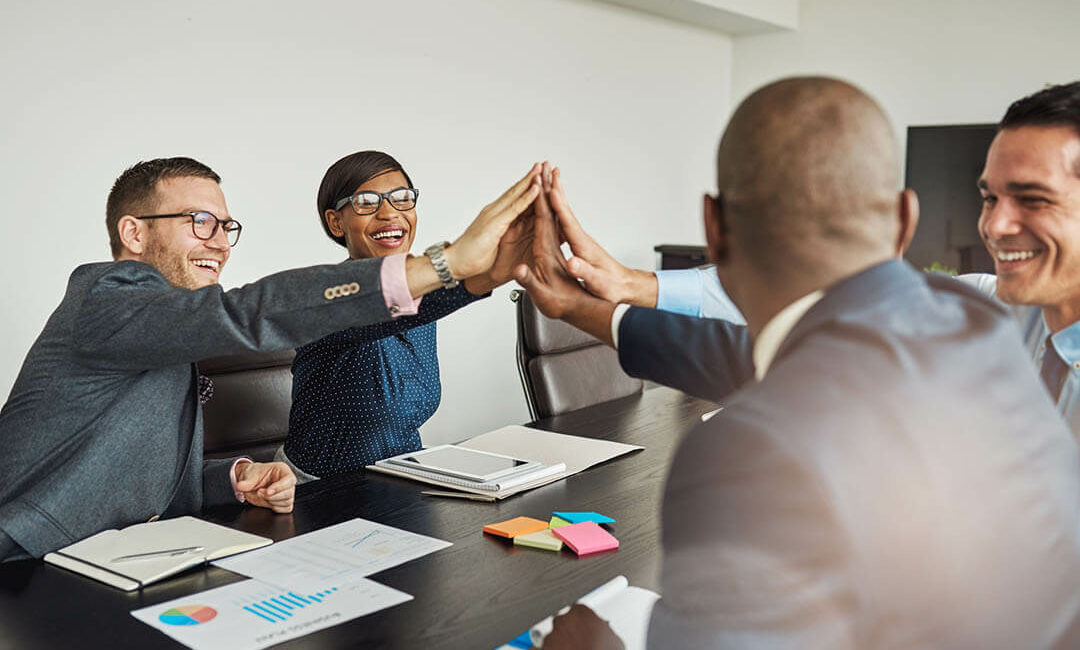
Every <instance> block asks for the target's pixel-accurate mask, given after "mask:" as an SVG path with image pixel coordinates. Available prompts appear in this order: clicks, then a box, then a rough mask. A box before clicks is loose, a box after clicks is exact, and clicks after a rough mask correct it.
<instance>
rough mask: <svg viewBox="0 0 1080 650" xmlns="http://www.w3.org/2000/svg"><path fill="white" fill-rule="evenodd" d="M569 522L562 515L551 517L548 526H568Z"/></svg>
mask: <svg viewBox="0 0 1080 650" xmlns="http://www.w3.org/2000/svg"><path fill="white" fill-rule="evenodd" d="M569 525H570V522H569V521H567V520H565V519H563V518H562V517H552V518H551V521H549V522H548V528H562V527H563V526H569Z"/></svg>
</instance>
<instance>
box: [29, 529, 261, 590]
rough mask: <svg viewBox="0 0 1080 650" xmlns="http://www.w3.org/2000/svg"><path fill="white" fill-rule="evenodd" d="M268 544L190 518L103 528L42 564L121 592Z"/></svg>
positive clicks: (255, 538)
mask: <svg viewBox="0 0 1080 650" xmlns="http://www.w3.org/2000/svg"><path fill="white" fill-rule="evenodd" d="M272 543H273V540H271V539H268V538H266V537H259V536H258V535H252V534H250V533H244V532H240V531H238V530H233V529H232V528H226V527H225V526H219V525H218V524H212V523H210V522H208V521H203V520H202V519H196V518H195V517H177V518H175V519H162V520H160V521H154V522H150V523H145V524H135V525H133V526H128V527H127V528H123V529H120V530H106V531H103V532H100V533H98V534H97V535H93V536H92V537H87V538H86V539H84V540H82V541H79V542H75V543H74V544H72V545H70V546H65V547H64V548H62V549H60V550H58V551H56V552H53V553H49V554H48V555H46V556H45V561H46V562H48V563H50V564H55V565H56V566H59V567H63V568H65V569H68V570H69V571H74V572H75V573H81V574H82V575H84V576H87V577H88V578H93V579H94V580H98V581H100V582H104V583H105V584H107V585H112V586H113V587H116V588H118V589H123V590H124V591H134V590H135V589H141V588H142V587H143V586H145V585H148V584H150V583H152V582H156V581H158V580H161V579H163V578H167V577H169V576H171V575H175V574H177V573H180V572H181V571H183V570H185V569H188V568H190V567H193V566H198V565H200V564H203V563H204V562H209V561H210V560H217V559H220V558H223V557H227V556H229V555H235V554H236V553H243V552H244V551H250V550H251V549H254V548H259V547H261V546H266V545H267V544H272Z"/></svg>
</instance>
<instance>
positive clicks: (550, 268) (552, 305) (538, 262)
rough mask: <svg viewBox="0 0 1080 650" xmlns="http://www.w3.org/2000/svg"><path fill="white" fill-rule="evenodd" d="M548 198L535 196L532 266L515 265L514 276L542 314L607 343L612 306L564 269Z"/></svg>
mask: <svg viewBox="0 0 1080 650" xmlns="http://www.w3.org/2000/svg"><path fill="white" fill-rule="evenodd" d="M545 171H546V170H545ZM548 199H549V193H547V192H541V193H540V195H539V196H538V197H537V198H536V203H535V208H534V212H535V217H534V238H533V263H532V266H528V265H526V264H519V265H518V266H517V268H515V269H514V278H515V279H516V280H517V281H518V283H519V284H521V286H523V287H525V289H526V290H527V291H528V292H529V298H530V300H532V302H533V304H534V305H536V307H537V309H539V310H540V311H541V312H542V313H543V314H544V315H545V316H548V317H549V318H561V319H563V320H565V321H567V322H568V323H570V324H571V325H574V326H575V327H577V328H579V329H582V330H584V331H586V332H588V333H590V334H592V335H593V336H595V337H596V338H598V339H600V340H601V341H604V342H606V343H608V344H611V342H612V337H611V329H610V323H611V312H612V311H613V310H614V305H613V304H612V303H610V302H607V301H605V300H601V299H599V298H597V297H595V296H593V295H591V294H589V293H588V292H587V291H585V289H583V288H582V286H581V284H580V283H579V282H578V281H577V279H575V278H574V277H573V276H572V275H571V274H570V273H569V272H568V271H567V269H566V263H567V261H566V259H565V258H564V257H563V254H562V251H561V250H560V249H559V246H560V244H561V243H562V236H561V234H560V231H559V226H558V223H557V222H556V217H555V214H554V212H553V211H552V209H551V204H550V203H549V201H548ZM566 207H569V206H566Z"/></svg>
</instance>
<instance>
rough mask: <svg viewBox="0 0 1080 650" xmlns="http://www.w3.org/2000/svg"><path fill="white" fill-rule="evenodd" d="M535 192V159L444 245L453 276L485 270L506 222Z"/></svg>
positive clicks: (537, 169)
mask: <svg viewBox="0 0 1080 650" xmlns="http://www.w3.org/2000/svg"><path fill="white" fill-rule="evenodd" d="M539 194H540V164H539V163H537V164H535V165H533V166H532V169H530V170H529V173H528V174H525V176H523V177H522V178H521V180H519V181H518V182H517V183H515V184H514V185H513V186H512V187H511V188H510V189H508V190H506V191H505V192H503V194H502V196H500V197H499V198H497V199H495V200H494V201H493V202H491V203H489V204H488V205H487V206H485V207H484V209H483V210H481V211H480V214H479V215H478V216H477V217H476V219H474V220H473V222H472V223H471V224H469V227H468V228H466V229H465V232H464V233H462V235H461V236H460V237H458V238H457V240H455V241H454V243H453V245H451V246H449V247H448V248H447V249H446V261H447V264H448V265H449V266H450V272H451V273H452V274H453V276H454V277H455V278H457V279H459V280H460V279H465V278H471V277H473V276H477V275H480V274H482V273H488V272H489V271H490V270H491V268H492V265H493V264H494V263H495V258H496V254H497V253H498V250H499V243H500V242H501V241H502V239H503V235H505V234H506V232H507V230H508V229H509V227H510V224H512V223H513V222H514V220H515V219H517V218H518V216H519V215H521V214H522V213H523V212H525V210H526V209H527V208H528V207H529V206H530V205H532V203H533V201H534V200H535V199H536V197H537V195H539Z"/></svg>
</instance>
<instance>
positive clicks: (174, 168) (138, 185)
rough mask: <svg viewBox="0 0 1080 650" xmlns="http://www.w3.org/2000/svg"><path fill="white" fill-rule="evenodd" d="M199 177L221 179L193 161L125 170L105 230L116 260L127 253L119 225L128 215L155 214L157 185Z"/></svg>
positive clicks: (107, 208) (176, 160)
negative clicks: (160, 182) (174, 179)
mask: <svg viewBox="0 0 1080 650" xmlns="http://www.w3.org/2000/svg"><path fill="white" fill-rule="evenodd" d="M183 176H196V177H199V178H209V179H210V180H212V181H214V182H215V183H220V182H221V177H220V176H218V175H217V173H215V172H214V170H212V169H210V168H209V167H207V166H206V165H204V164H202V163H201V162H199V161H198V160H194V159H192V158H183V157H177V158H155V159H154V160H143V161H141V162H137V163H135V164H134V165H132V166H131V167H128V168H127V169H125V170H124V173H123V174H120V177H119V178H117V179H116V182H115V183H113V186H112V190H110V191H109V199H108V200H107V201H106V202H105V229H106V230H108V231H109V247H110V248H111V249H112V254H113V257H114V258H116V257H119V256H120V254H121V253H122V252H123V251H124V245H123V243H121V241H120V233H119V231H118V229H117V224H118V223H119V222H120V217H122V216H124V215H125V214H130V215H132V216H138V215H139V213H144V214H145V213H147V212H152V211H153V210H154V208H155V207H156V206H157V198H158V197H157V184H158V182H159V181H162V180H165V179H166V178H177V177H183Z"/></svg>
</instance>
